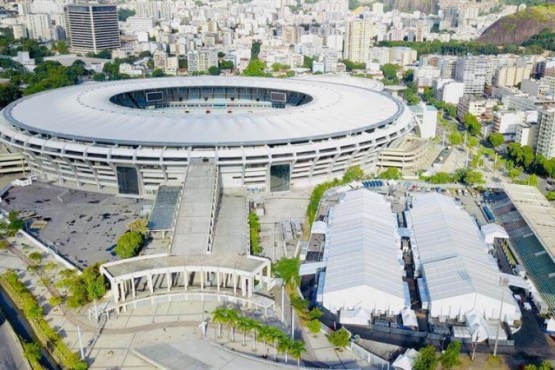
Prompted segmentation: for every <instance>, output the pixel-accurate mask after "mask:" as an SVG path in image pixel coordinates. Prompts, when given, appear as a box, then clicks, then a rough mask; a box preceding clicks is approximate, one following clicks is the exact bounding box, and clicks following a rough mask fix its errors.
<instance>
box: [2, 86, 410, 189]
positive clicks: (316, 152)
mask: <svg viewBox="0 0 555 370" xmlns="http://www.w3.org/2000/svg"><path fill="white" fill-rule="evenodd" d="M382 89H383V85H381V83H379V82H377V81H374V80H369V79H360V78H346V77H331V78H330V77H312V78H307V79H269V78H264V79H259V78H247V77H189V78H158V79H140V80H123V81H115V82H108V83H84V84H81V85H77V86H72V87H67V88H61V89H57V90H51V91H47V92H43V93H39V94H35V95H31V96H28V97H25V98H22V99H20V100H17V101H15V102H13V103H12V104H10V105H9V106H7V107H6V108H5V109H4V110H3V111H2V113H3V114H2V119H1V122H0V140H1V141H2V142H3V143H4V144H6V145H7V146H8V147H9V148H10V149H11V150H12V151H13V150H16V151H21V152H23V154H24V156H25V158H26V159H27V161H28V163H29V167H30V169H31V171H32V173H33V174H35V175H37V176H38V177H39V178H41V179H43V180H46V181H53V182H55V183H58V184H61V185H64V186H68V187H77V188H84V189H88V190H96V191H105V192H111V193H120V194H129V195H140V196H148V195H154V194H155V193H156V190H157V189H158V186H159V185H161V184H171V183H175V182H183V180H184V178H185V176H186V172H187V167H188V165H189V164H190V163H193V162H196V161H201V162H211V163H215V164H216V165H217V168H218V171H219V178H220V181H221V183H222V185H223V186H226V187H240V186H245V187H247V188H249V189H253V190H254V189H257V190H259V191H271V192H275V191H287V190H288V189H289V188H290V187H291V186H308V185H314V184H317V183H319V182H321V181H324V180H327V179H329V178H333V177H340V176H342V175H343V172H344V171H345V170H346V169H347V168H348V167H349V166H353V165H360V166H361V167H362V168H363V169H365V170H367V171H372V170H373V169H374V168H375V164H376V161H377V157H378V152H379V151H380V150H381V149H382V148H385V147H387V146H388V145H389V144H390V143H391V142H392V141H393V140H395V139H397V138H399V137H401V136H402V135H404V134H405V133H408V132H409V131H410V130H411V129H412V128H413V127H414V120H413V116H412V114H411V113H410V111H409V110H408V109H406V107H405V106H404V105H403V104H402V103H401V102H400V101H399V100H397V99H395V98H393V97H392V96H390V95H388V94H385V93H383V92H382V91H381V90H382Z"/></svg>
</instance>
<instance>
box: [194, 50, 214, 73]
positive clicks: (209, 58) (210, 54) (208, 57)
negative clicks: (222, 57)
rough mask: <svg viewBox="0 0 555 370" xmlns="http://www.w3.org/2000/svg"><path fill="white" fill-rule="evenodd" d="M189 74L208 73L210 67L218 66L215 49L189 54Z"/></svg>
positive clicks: (195, 51)
mask: <svg viewBox="0 0 555 370" xmlns="http://www.w3.org/2000/svg"><path fill="white" fill-rule="evenodd" d="M187 64H188V67H189V72H208V69H209V68H210V67H217V66H218V53H217V52H216V50H215V49H211V48H201V49H199V50H191V51H189V52H188V53H187Z"/></svg>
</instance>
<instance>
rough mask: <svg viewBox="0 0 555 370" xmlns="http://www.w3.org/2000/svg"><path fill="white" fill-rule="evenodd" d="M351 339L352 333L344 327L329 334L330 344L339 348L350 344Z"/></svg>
mask: <svg viewBox="0 0 555 370" xmlns="http://www.w3.org/2000/svg"><path fill="white" fill-rule="evenodd" d="M349 339H351V335H350V334H349V332H348V331H347V330H345V329H344V328H341V329H339V330H337V331H334V332H332V333H331V334H330V335H328V341H329V342H330V344H331V345H332V346H334V347H338V348H343V347H347V345H348V344H349Z"/></svg>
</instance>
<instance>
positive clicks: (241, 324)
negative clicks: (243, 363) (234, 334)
mask: <svg viewBox="0 0 555 370" xmlns="http://www.w3.org/2000/svg"><path fill="white" fill-rule="evenodd" d="M237 329H238V330H240V331H242V332H243V347H245V346H246V345H247V341H246V337H247V331H249V330H250V329H251V320H250V319H249V318H248V317H246V316H241V317H239V319H237Z"/></svg>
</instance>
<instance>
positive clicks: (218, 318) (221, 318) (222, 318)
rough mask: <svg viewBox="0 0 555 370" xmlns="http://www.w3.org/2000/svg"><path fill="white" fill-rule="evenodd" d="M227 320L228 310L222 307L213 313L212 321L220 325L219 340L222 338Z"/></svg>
mask: <svg viewBox="0 0 555 370" xmlns="http://www.w3.org/2000/svg"><path fill="white" fill-rule="evenodd" d="M226 320H227V308H225V307H223V306H220V307H217V308H216V309H215V310H214V311H213V312H212V321H213V322H214V323H216V324H218V338H221V337H222V325H223V324H225V323H226Z"/></svg>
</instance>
